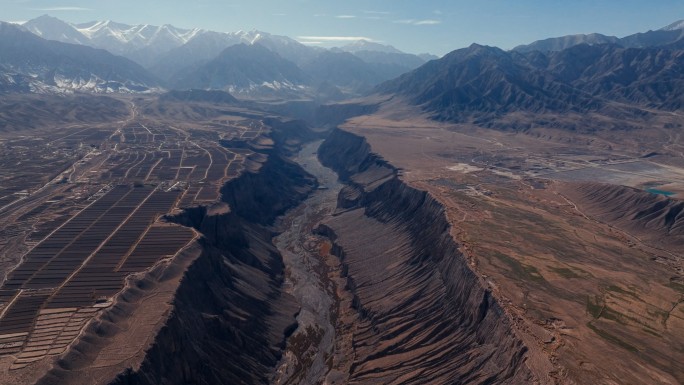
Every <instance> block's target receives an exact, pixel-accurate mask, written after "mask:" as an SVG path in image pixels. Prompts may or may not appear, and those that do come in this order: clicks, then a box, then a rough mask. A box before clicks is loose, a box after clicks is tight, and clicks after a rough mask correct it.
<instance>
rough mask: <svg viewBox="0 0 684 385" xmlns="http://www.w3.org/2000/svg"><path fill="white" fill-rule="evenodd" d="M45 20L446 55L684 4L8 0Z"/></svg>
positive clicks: (644, 24) (664, 19) (672, 10)
mask: <svg viewBox="0 0 684 385" xmlns="http://www.w3.org/2000/svg"><path fill="white" fill-rule="evenodd" d="M43 14H49V15H51V16H54V17H57V18H60V19H62V20H65V21H69V22H73V23H80V22H87V21H93V20H114V21H117V22H121V23H126V24H154V25H162V24H172V25H175V26H176V27H182V28H195V27H198V28H204V29H209V30H214V31H221V32H233V31H238V30H260V31H264V32H269V33H272V34H276V35H285V36H289V37H292V38H294V39H297V40H299V41H301V42H303V43H305V44H310V45H321V46H325V47H330V46H341V45H344V44H346V43H347V42H348V41H349V40H353V39H355V38H365V39H367V40H371V41H376V42H379V43H383V44H390V45H393V46H395V47H396V48H398V49H400V50H402V51H405V52H411V53H425V52H429V53H432V54H437V55H443V54H445V53H447V52H450V51H452V50H454V49H458V48H462V47H466V46H469V45H470V44H472V43H478V44H483V45H490V46H497V47H500V48H503V49H511V48H513V47H515V46H517V45H520V44H527V43H530V42H532V41H535V40H539V39H544V38H547V37H554V36H563V35H570V34H577V33H592V32H598V33H603V34H606V35H613V36H618V37H623V36H626V35H630V34H632V33H636V32H645V31H648V30H655V29H659V28H661V27H664V26H666V25H668V24H670V23H672V22H675V21H677V20H680V19H684V0H648V1H646V0H560V1H559V0H471V1H462V0H363V1H362V0H344V1H341V0H0V20H4V21H12V22H17V21H26V20H29V19H32V18H35V17H38V16H40V15H43Z"/></svg>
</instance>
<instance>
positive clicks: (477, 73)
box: [375, 44, 684, 123]
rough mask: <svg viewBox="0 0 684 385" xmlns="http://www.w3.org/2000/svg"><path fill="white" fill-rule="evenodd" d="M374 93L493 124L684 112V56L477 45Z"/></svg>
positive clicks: (608, 48)
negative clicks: (633, 111)
mask: <svg viewBox="0 0 684 385" xmlns="http://www.w3.org/2000/svg"><path fill="white" fill-rule="evenodd" d="M375 91H376V92H377V93H382V94H395V95H400V96H403V97H405V98H407V99H408V100H409V101H410V102H411V103H413V104H415V105H420V106H421V107H422V108H423V109H424V110H426V111H427V112H429V113H431V114H432V116H433V117H434V118H435V119H438V120H446V121H467V120H473V119H474V120H475V121H477V122H480V123H482V122H486V121H491V120H492V119H496V118H499V117H501V116H503V115H505V114H508V113H512V112H521V111H522V112H529V113H547V112H550V113H567V112H575V113H587V112H592V111H601V110H607V109H611V108H616V107H615V106H613V105H612V104H614V103H612V102H618V103H621V104H625V105H635V106H640V107H646V108H654V109H664V110H678V109H682V108H684V51H682V50H676V49H666V48H658V47H654V48H624V47H621V46H618V45H614V44H613V45H611V44H604V45H596V46H591V45H587V44H581V45H576V46H573V47H571V48H568V49H565V50H563V51H559V52H549V53H542V52H539V51H532V52H527V53H521V52H516V51H510V52H506V51H503V50H501V49H499V48H495V47H486V46H481V45H477V44H474V45H472V46H470V47H468V48H464V49H460V50H456V51H453V52H451V53H449V54H448V55H446V56H444V57H443V58H442V59H439V60H434V61H431V62H429V63H427V64H425V65H423V66H422V67H420V68H418V69H416V70H414V71H411V72H409V73H406V74H404V75H402V76H400V77H398V78H397V79H394V80H391V81H388V82H386V83H383V84H381V85H380V86H378V87H377V88H376V89H375Z"/></svg>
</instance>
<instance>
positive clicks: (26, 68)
mask: <svg viewBox="0 0 684 385" xmlns="http://www.w3.org/2000/svg"><path fill="white" fill-rule="evenodd" d="M0 52H2V53H3V55H2V56H0V92H19V93H27V92H30V93H63V92H76V91H85V92H95V93H110V92H120V93H137V92H150V91H154V90H158V89H159V88H160V83H159V81H158V80H157V79H155V78H154V77H153V76H151V75H150V74H149V73H148V72H147V71H146V70H145V69H144V68H142V67H141V66H140V65H138V64H136V63H134V62H132V61H130V60H128V59H125V58H123V57H120V56H116V55H113V54H111V53H109V52H107V51H105V50H101V49H95V48H91V47H87V46H83V45H76V44H67V43H61V42H57V41H49V40H44V39H41V38H40V37H38V36H36V35H34V34H32V33H30V32H28V31H26V30H23V29H21V28H20V27H18V26H16V25H13V24H8V23H2V22H0Z"/></svg>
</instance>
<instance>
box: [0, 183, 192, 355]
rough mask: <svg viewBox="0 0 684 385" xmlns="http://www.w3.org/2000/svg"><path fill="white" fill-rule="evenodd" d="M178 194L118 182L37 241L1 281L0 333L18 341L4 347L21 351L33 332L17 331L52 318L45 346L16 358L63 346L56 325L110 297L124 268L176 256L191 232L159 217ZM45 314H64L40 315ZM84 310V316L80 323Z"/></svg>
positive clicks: (125, 272) (117, 288)
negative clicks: (163, 222) (8, 346)
mask: <svg viewBox="0 0 684 385" xmlns="http://www.w3.org/2000/svg"><path fill="white" fill-rule="evenodd" d="M179 196H180V193H179V192H178V191H172V192H164V191H160V190H155V189H153V188H149V187H137V188H136V187H130V186H116V187H114V188H112V189H111V190H110V191H109V192H107V193H106V194H105V195H104V196H102V197H101V198H100V199H98V200H97V201H95V202H94V203H92V204H91V205H90V206H88V207H86V208H85V209H83V210H82V211H81V212H80V213H79V214H78V215H76V216H74V217H73V218H72V219H71V220H69V221H68V222H66V223H65V224H64V225H63V226H61V227H60V228H58V229H57V230H56V231H54V232H53V233H52V234H51V235H50V236H49V237H47V238H46V239H45V240H44V241H42V242H41V243H39V244H38V245H36V246H35V247H34V248H33V249H32V250H31V251H30V252H29V253H28V254H27V255H26V256H25V257H24V262H23V263H22V264H21V265H19V266H18V267H17V268H16V269H15V270H13V271H12V272H11V273H10V274H9V275H8V277H7V280H6V281H5V282H4V284H3V286H2V288H1V289H0V293H2V300H3V303H2V305H0V306H2V307H3V312H2V315H1V316H0V341H2V340H3V339H4V338H11V339H12V341H13V342H12V345H11V347H12V348H6V349H5V353H17V352H19V351H20V350H21V349H22V348H23V346H24V345H21V344H19V342H21V341H26V340H28V339H31V338H33V337H32V334H25V335H24V337H25V338H24V340H22V339H21V338H19V337H18V336H17V333H30V332H31V331H32V330H34V327H35V328H36V330H40V329H41V328H40V326H41V325H50V330H52V331H54V333H52V334H49V335H48V336H44V338H43V339H42V340H41V341H42V342H43V344H42V345H39V347H40V348H41V349H37V350H32V349H28V350H26V349H25V351H22V353H21V354H20V355H19V357H20V360H19V363H21V362H23V363H27V362H32V361H35V360H38V359H40V358H42V357H43V356H44V355H45V354H47V353H48V351H50V350H51V349H53V347H54V346H57V348H58V350H60V349H63V348H64V347H66V345H67V344H68V342H70V341H68V339H66V338H64V337H62V339H61V340H60V341H61V342H59V343H57V339H58V337H59V336H60V335H61V332H60V333H57V331H60V330H62V329H64V328H66V327H68V326H69V325H71V327H74V325H73V322H72V319H73V316H74V314H81V315H82V314H83V311H81V310H83V309H86V308H92V307H94V306H95V307H97V306H98V304H101V303H106V302H107V301H109V300H111V297H112V296H113V295H115V294H116V293H118V292H119V291H120V290H121V289H122V288H123V286H124V283H125V278H126V276H128V275H129V274H131V273H137V272H142V271H144V270H146V269H148V268H150V267H152V266H153V265H154V264H155V263H157V262H158V261H159V260H161V259H163V258H169V257H172V256H174V255H175V254H176V253H177V252H178V251H179V250H181V249H182V248H183V247H185V246H186V245H187V244H188V243H189V242H190V241H191V240H192V239H194V237H195V235H194V232H193V231H192V230H190V229H187V228H183V227H180V226H173V225H165V226H159V225H154V223H155V222H156V219H157V217H158V216H160V215H162V214H165V213H167V212H169V211H171V209H172V208H173V207H174V206H175V204H176V201H177V200H178V198H179ZM64 309H73V310H64ZM79 312H80V313H79ZM66 313H69V314H68V315H64V314H66ZM72 313H73V314H72ZM86 313H87V312H86ZM44 314H62V315H63V316H61V317H48V318H49V319H51V320H52V322H47V319H45V320H42V321H41V323H38V322H37V319H38V318H39V315H40V316H41V317H42V316H43V315H44ZM87 314H90V313H87ZM43 318H45V317H43ZM86 318H87V317H83V316H81V317H80V321H79V322H77V325H82V324H83V322H85V320H86ZM72 334H73V333H72ZM69 335H71V334H69ZM50 336H52V337H54V338H52V337H50ZM73 336H74V337H75V335H73ZM27 346H29V345H27ZM38 352H41V353H42V354H38Z"/></svg>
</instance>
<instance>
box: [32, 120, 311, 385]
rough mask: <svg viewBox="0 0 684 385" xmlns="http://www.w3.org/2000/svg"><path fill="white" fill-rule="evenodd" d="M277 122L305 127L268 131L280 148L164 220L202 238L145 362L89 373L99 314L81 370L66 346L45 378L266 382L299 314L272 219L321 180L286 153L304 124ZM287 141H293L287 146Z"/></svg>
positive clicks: (96, 349)
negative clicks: (206, 199)
mask: <svg viewBox="0 0 684 385" xmlns="http://www.w3.org/2000/svg"><path fill="white" fill-rule="evenodd" d="M271 123H273V124H275V123H274V122H271ZM279 128H283V129H285V130H293V131H299V132H298V134H297V135H288V134H287V133H283V132H279V131H276V132H274V133H272V135H271V136H272V137H275V138H278V139H277V140H276V141H275V145H274V146H273V147H272V148H267V149H263V148H260V149H258V150H259V151H260V152H259V153H258V154H256V155H254V156H251V157H250V161H249V165H248V170H247V171H245V172H243V173H242V175H240V176H239V177H238V178H236V179H233V180H231V181H230V182H228V183H227V184H226V185H225V186H224V187H223V188H222V190H221V193H222V202H217V203H216V204H214V205H210V206H200V207H194V208H190V209H186V210H184V211H182V212H180V213H179V214H176V215H173V216H168V217H167V219H168V220H169V221H171V222H175V223H178V224H182V225H184V226H188V227H192V228H194V229H195V230H196V231H197V232H198V233H199V234H200V235H201V237H200V238H199V239H198V240H197V241H196V242H197V243H196V244H195V245H194V250H195V251H196V252H197V253H198V254H199V255H198V256H195V259H194V261H193V262H192V263H191V264H189V266H186V267H185V268H186V270H184V271H183V272H182V279H181V280H180V284H179V286H178V287H177V290H176V291H175V296H173V297H172V298H173V300H172V301H173V302H172V304H173V306H172V311H171V312H170V314H168V315H167V318H166V319H161V320H158V322H162V323H163V325H162V326H161V328H160V330H159V331H158V333H156V336H154V340H153V342H152V343H151V345H150V346H149V347H148V348H147V349H146V351H145V352H144V353H143V354H142V358H141V359H140V361H139V362H137V363H136V362H132V363H130V364H129V365H128V366H127V368H126V369H123V370H120V371H119V374H118V375H117V376H115V377H116V378H113V377H114V376H112V377H109V379H107V377H106V376H105V375H104V374H102V375H100V376H99V377H98V376H97V375H91V374H89V373H91V372H93V371H97V369H93V368H92V367H91V366H92V365H93V364H94V363H96V362H97V357H98V355H101V354H100V353H101V352H102V351H104V350H103V349H102V348H101V345H106V344H107V338H105V337H106V336H102V335H101V334H103V333H101V330H100V329H101V325H102V324H103V322H102V320H100V321H99V322H98V323H97V324H98V325H95V326H92V327H91V328H90V330H89V331H88V332H87V333H86V334H87V335H86V336H85V337H84V338H82V339H81V342H79V343H80V345H81V346H85V349H81V350H83V351H82V352H80V353H79V357H80V362H81V364H80V365H79V367H78V368H76V367H73V365H72V362H73V360H72V358H73V355H74V354H73V353H70V354H71V356H65V357H63V359H62V360H60V361H58V362H57V364H56V366H55V367H54V368H53V369H52V370H51V371H50V372H49V374H48V375H47V376H45V377H44V378H43V379H42V380H41V381H40V384H41V385H48V384H78V383H83V380H85V379H86V378H87V379H88V380H87V383H111V384H117V385H123V384H127V385H130V384H140V385H142V384H150V385H151V384H168V385H171V384H190V383H192V384H219V383H226V384H227V383H230V384H266V383H268V382H269V380H270V377H271V376H272V371H273V370H274V367H275V365H276V364H277V362H278V360H279V359H280V356H281V352H282V349H283V348H284V344H285V339H286V337H287V336H288V335H289V334H290V333H291V332H292V331H293V330H294V328H295V327H296V320H295V316H296V314H297V312H298V311H299V308H298V305H297V304H296V303H295V301H294V299H293V298H292V297H291V296H290V295H288V294H286V293H284V292H283V291H282V283H283V279H284V266H283V262H282V258H281V256H280V254H279V253H278V250H277V249H276V248H275V246H274V245H273V244H272V237H273V235H274V234H273V231H272V230H271V228H270V227H269V226H270V225H271V223H272V222H273V220H274V219H275V218H276V217H277V216H279V215H281V214H283V213H284V212H285V211H286V210H287V209H289V208H291V207H293V206H296V205H297V204H299V202H301V201H302V200H303V199H304V198H306V196H307V195H308V194H309V193H310V192H311V191H312V190H313V189H315V187H316V181H315V178H313V177H312V176H310V175H308V174H307V173H306V172H305V171H304V170H303V169H301V168H300V167H299V166H298V165H296V164H295V163H293V162H291V161H290V160H288V159H287V158H286V157H285V156H284V153H287V152H288V151H289V150H291V147H292V146H295V147H296V146H297V142H298V139H297V136H298V135H299V136H301V135H302V132H301V130H305V128H303V127H298V126H296V125H283V126H282V127H279ZM282 138H290V139H292V138H294V139H292V140H291V141H290V142H288V144H287V145H288V146H289V147H288V148H285V147H284V140H283V139H282ZM138 311H139V312H146V311H148V309H144V308H140V309H138ZM118 322H119V323H121V322H125V320H118ZM98 334H100V335H98ZM111 334H113V335H115V334H116V331H115V330H114V331H112V332H111ZM83 340H89V341H90V342H88V343H82V342H83ZM76 349H78V344H77V345H76ZM72 350H73V349H72Z"/></svg>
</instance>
